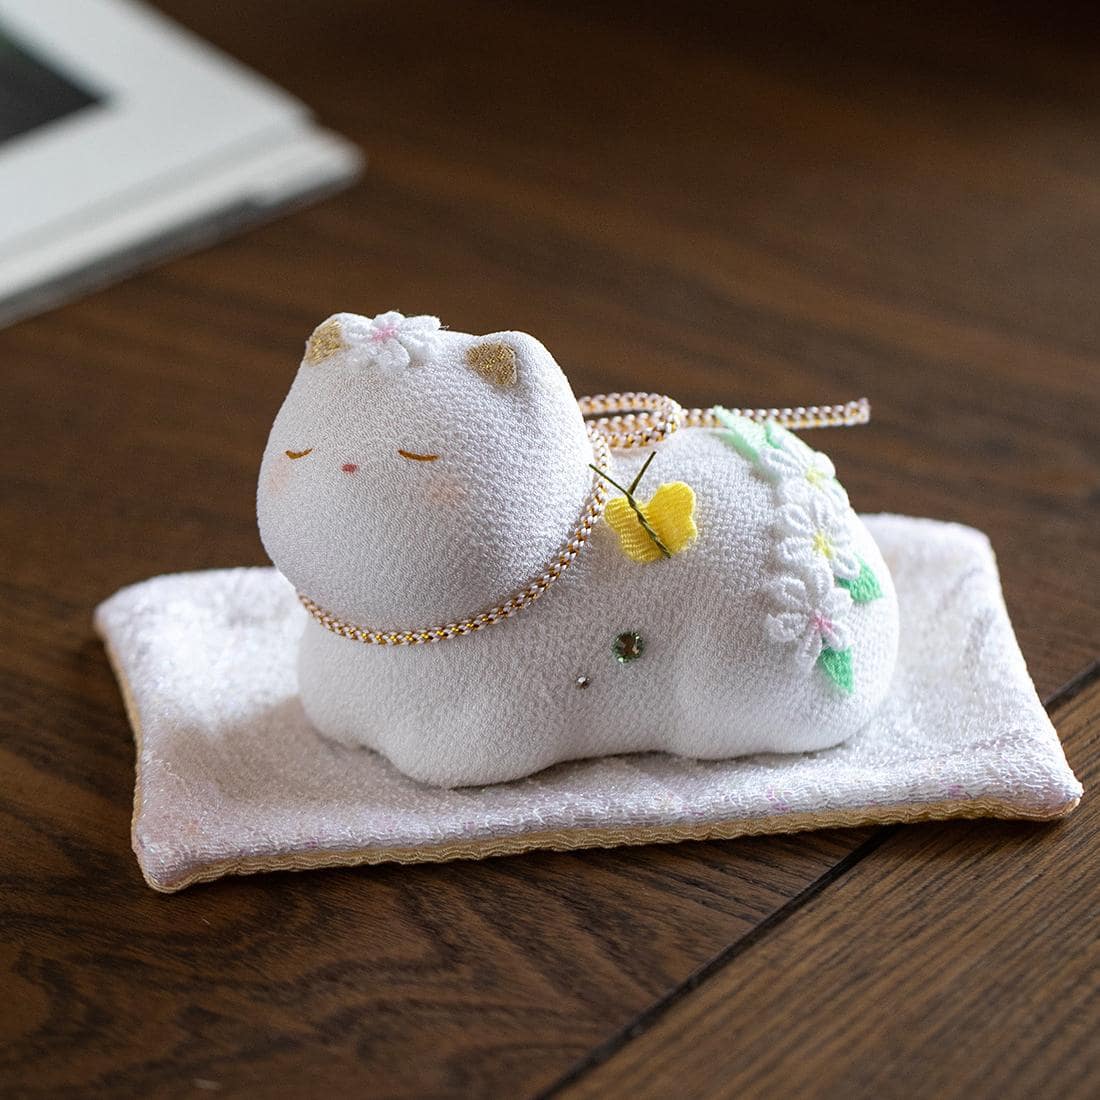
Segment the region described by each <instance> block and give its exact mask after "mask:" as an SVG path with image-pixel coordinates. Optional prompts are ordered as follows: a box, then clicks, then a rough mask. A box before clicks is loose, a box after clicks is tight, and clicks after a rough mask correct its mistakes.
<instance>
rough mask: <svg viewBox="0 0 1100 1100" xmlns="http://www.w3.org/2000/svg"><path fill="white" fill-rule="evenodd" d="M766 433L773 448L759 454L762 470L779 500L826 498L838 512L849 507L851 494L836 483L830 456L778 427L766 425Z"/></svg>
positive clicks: (765, 449)
mask: <svg viewBox="0 0 1100 1100" xmlns="http://www.w3.org/2000/svg"><path fill="white" fill-rule="evenodd" d="M764 432H765V436H766V438H767V441H768V443H769V444H771V446H769V447H765V448H763V449H762V450H761V451H760V455H759V461H760V468H761V470H763V471H764V473H765V474H766V475H767V476H768V477H769V478H771V480H772V481H773V482H775V485H776V488H777V489H778V491H779V499H780V500H782V501H784V502H786V501H792V500H803V499H805V498H806V497H808V496H809V497H815V496H824V497H827V498H828V499H829V501H830V502H831V503H832V504H833V505H834V506H835V507H836V508H838V509H845V508H847V507H848V494H847V493H846V492H845V491H844V486H843V485H841V484H840V482H839V481H837V479H836V468H835V467H834V466H833V463H832V460H831V459H830V458H829V456H828V455H824V454H822V453H821V452H820V451H815V450H814V449H813V448H812V447H810V446H808V445H807V444H806V443H803V441H802V440H801V439H799V438H798V436H796V435H795V434H794V433H793V432H789V431H787V429H786V428H784V427H782V426H781V425H779V424H771V423H766V424H765V425H764Z"/></svg>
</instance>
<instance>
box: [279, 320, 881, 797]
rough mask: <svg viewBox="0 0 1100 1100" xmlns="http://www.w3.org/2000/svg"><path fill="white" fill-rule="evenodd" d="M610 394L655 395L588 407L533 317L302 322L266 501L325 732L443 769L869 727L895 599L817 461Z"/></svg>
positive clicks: (458, 771)
mask: <svg viewBox="0 0 1100 1100" xmlns="http://www.w3.org/2000/svg"><path fill="white" fill-rule="evenodd" d="M612 405H619V406H621V407H624V408H627V409H630V408H636V407H638V406H643V407H646V408H649V409H650V410H651V411H649V412H648V413H642V414H641V415H640V416H636V417H633V418H631V417H627V418H626V419H625V420H624V419H619V420H610V421H609V420H608V419H606V418H605V419H604V420H602V421H600V422H599V423H598V424H597V425H596V426H595V427H593V426H592V425H591V424H586V421H585V418H584V415H583V414H582V408H581V407H580V406H579V405H578V402H577V399H576V398H575V397H574V395H573V393H572V391H571V389H570V387H569V383H568V381H567V380H566V378H565V375H564V374H563V373H562V371H561V369H560V368H559V367H558V365H557V363H555V361H554V359H553V358H552V357H551V356H550V354H549V352H547V350H546V349H545V348H544V347H543V346H542V344H540V343H539V342H538V341H537V340H535V339H534V338H533V337H531V336H527V335H525V334H523V333H519V332H499V333H494V334H492V335H490V336H470V335H466V334H463V333H457V332H449V331H445V330H442V329H441V328H440V325H439V321H438V320H437V319H436V318H433V317H404V316H402V315H401V314H399V313H395V312H390V313H384V314H381V315H379V316H377V317H374V318H367V317H360V316H357V315H355V314H349V313H340V314H336V315H335V316H334V317H331V318H329V319H328V320H327V321H325V322H324V323H323V324H322V325H320V326H319V327H318V328H317V329H316V331H315V332H314V333H313V335H312V336H311V337H310V340H309V342H308V344H307V345H306V353H305V357H304V359H303V362H302V365H301V368H300V369H299V371H298V375H297V378H296V379H295V381H294V385H293V386H292V388H291V390H290V393H289V395H288V397H287V399H286V402H285V403H284V405H283V407H282V409H281V410H280V412H279V415H278V417H277V418H276V420H275V424H274V426H273V428H272V430H271V436H270V439H269V440H268V444H267V450H266V451H265V453H264V458H263V466H262V469H261V471H260V483H259V493H258V511H259V522H260V533H261V537H262V538H263V542H264V545H265V547H266V548H267V551H268V553H269V554H270V555H271V558H272V560H273V561H274V562H275V564H276V565H277V566H278V567H279V569H280V570H282V572H283V573H284V574H285V575H286V577H288V578H289V580H290V581H291V583H292V584H293V585H294V586H295V587H296V588H297V589H298V591H299V593H300V595H301V596H302V598H303V603H304V604H305V605H306V607H307V609H309V610H310V612H311V617H310V618H309V620H308V622H307V623H306V627H305V632H304V634H303V636H302V641H301V650H300V655H299V680H300V690H301V698H302V703H303V706H304V707H305V710H306V713H307V715H308V716H309V718H310V720H311V721H312V722H313V724H314V725H315V726H316V728H317V729H318V730H319V731H320V732H321V733H322V734H324V735H326V736H328V737H330V738H332V739H334V740H336V741H339V742H342V743H344V744H347V745H355V746H366V747H368V748H370V749H374V750H377V751H378V752H380V753H382V754H384V755H385V756H386V757H387V758H388V759H389V760H390V761H391V762H392V763H393V764H394V765H395V766H396V767H397V768H399V769H400V770H401V771H402V772H404V773H406V774H407V775H409V776H412V777H413V778H415V779H418V780H421V781H423V782H426V783H430V784H435V785H439V786H447V787H451V786H461V785H465V784H484V783H495V782H499V781H502V780H509V779H516V778H518V777H521V776H526V775H529V774H531V773H533V772H536V771H539V770H540V769H542V768H545V767H548V766H549V765H551V764H555V763H558V762H560V761H565V760H573V759H577V758H582V757H592V756H604V755H608V754H613V753H632V752H644V751H650V750H660V751H664V752H670V753H677V754H680V755H683V756H689V757H699V758H705V759H714V758H720V757H731V756H739V755H742V754H746V753H760V752H779V753H790V752H807V751H813V750H817V749H823V748H826V747H829V746H832V745H836V744H837V743H839V742H840V741H843V740H844V739H846V738H848V737H850V736H851V735H853V734H854V733H856V732H857V731H858V730H859V729H860V728H861V727H862V726H863V725H864V724H865V723H866V722H867V721H868V719H869V718H870V717H871V715H872V714H873V713H874V711H875V709H876V708H877V707H878V705H879V703H880V701H881V700H882V699H883V697H884V695H885V694H886V692H887V691H888V689H889V685H890V680H891V675H892V672H893V668H894V661H895V656H896V650H897V635H898V616H897V602H896V599H895V595H894V589H893V585H892V583H891V580H890V575H889V572H888V571H887V568H886V565H885V563H884V562H883V560H882V556H881V555H880V553H879V551H878V548H877V546H876V545H875V543H874V541H873V540H872V539H871V537H870V535H869V534H868V532H867V531H866V529H865V528H864V526H863V524H862V523H861V522H860V520H859V519H858V517H857V516H856V514H855V513H854V512H853V511H852V510H851V508H850V507H849V504H848V498H847V495H846V494H845V492H844V490H843V489H842V488H841V486H840V485H839V483H838V482H837V481H836V479H835V477H834V471H833V467H832V464H831V463H830V462H829V460H828V459H827V458H826V457H825V456H824V455H822V454H820V453H818V452H816V451H814V450H812V449H810V448H809V447H808V446H807V445H806V444H805V443H803V442H802V441H801V440H799V439H798V438H796V437H795V436H794V435H792V434H791V433H790V432H788V431H786V430H785V429H783V428H782V427H780V426H779V425H778V424H777V423H774V422H767V421H766V420H764V421H761V420H759V419H757V420H752V419H747V418H745V417H741V416H737V415H734V414H731V413H728V412H727V411H726V410H722V409H717V408H716V409H713V410H706V411H705V412H698V411H696V412H695V413H691V414H687V413H684V412H683V410H681V409H679V407H678V406H677V405H676V404H675V403H674V402H671V401H668V400H667V399H665V400H664V401H659V400H642V399H634V398H633V395H624V399H623V400H621V401H613V400H610V399H590V400H589V401H588V403H587V405H586V406H585V408H586V409H588V410H590V411H592V412H595V413H599V412H602V411H614V410H612V409H611V408H610V406H612ZM813 412H814V411H813V410H811V413H813ZM627 436H629V437H630V438H625V437H627ZM609 443H610V444H611V445H612V448H613V449H611V450H609V446H608V445H609ZM624 443H632V444H635V445H634V446H632V447H629V448H623V447H622V446H621V445H622V444H624ZM646 461H648V465H647V466H646V468H645V470H644V472H643V474H642V477H641V479H640V480H639V481H638V482H637V484H636V485H632V484H631V483H632V481H634V479H635V478H636V476H637V475H638V473H639V472H640V471H641V470H642V466H643V462H646ZM593 467H597V468H598V471H599V472H596V471H595V470H594V469H593ZM627 490H629V492H628V491H627Z"/></svg>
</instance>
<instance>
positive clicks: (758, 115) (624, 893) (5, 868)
mask: <svg viewBox="0 0 1100 1100" xmlns="http://www.w3.org/2000/svg"><path fill="white" fill-rule="evenodd" d="M163 7H164V8H165V9H167V10H168V11H169V12H171V13H172V14H174V15H175V16H176V17H177V18H179V19H180V20H181V21H182V22H184V23H185V24H186V25H188V26H190V27H191V28H193V29H194V30H195V31H197V32H198V33H199V34H201V35H203V36H204V37H206V38H208V39H209V40H211V41H212V42H214V43H215V44H217V45H219V46H221V47H223V48H225V49H226V50H228V51H229V52H230V53H232V54H234V55H236V56H238V57H240V58H241V59H242V60H243V61H245V62H246V63H247V64H249V65H251V66H253V67H254V68H256V69H257V70H259V71H260V72H262V73H264V74H266V75H268V76H270V77H272V78H273V79H274V80H276V81H278V82H280V83H281V84H283V85H284V86H286V87H287V88H288V89H290V91H291V92H293V93H295V94H297V95H299V96H301V97H302V98H303V99H304V100H305V101H306V102H307V103H309V104H310V105H311V106H312V107H313V108H314V109H315V110H316V111H317V113H318V115H319V117H320V118H321V119H322V121H323V122H325V123H326V124H328V125H330V126H332V127H333V128H335V129H337V130H339V131H341V132H343V133H345V134H347V135H349V136H351V137H352V138H354V139H355V140H357V141H358V142H360V143H361V144H362V145H363V146H364V147H365V149H366V150H367V151H368V153H369V155H370V158H371V159H370V166H369V169H368V171H367V173H366V175H365V176H364V177H363V179H362V181H361V182H360V183H358V184H357V185H356V186H355V187H354V188H352V189H351V190H348V191H346V192H344V193H342V194H340V195H339V196H337V197H335V198H332V199H330V200H328V201H326V202H324V203H322V204H320V205H317V206H314V207H311V208H309V209H306V210H302V211H300V212H296V213H294V214H292V215H290V216H288V217H285V218H282V219H280V220H278V221H276V222H274V223H273V224H270V225H268V226H265V227H263V228H260V229H257V230H254V231H252V232H249V233H246V234H244V235H242V236H240V237H237V238H235V239H233V240H231V241H228V242H226V243H224V244H220V245H218V246H217V247H215V248H212V249H209V250H207V251H204V252H202V253H200V254H197V255H193V256H190V257H187V258H184V259H179V260H176V261H175V262H172V263H169V264H167V265H165V266H162V267H159V268H157V269H156V270H153V271H150V272H148V273H146V274H142V275H140V276H138V277H135V278H132V279H130V280H128V281H126V282H124V283H122V284H121V285H118V286H115V287H112V288H110V289H108V290H105V291H102V292H100V293H97V294H94V295H92V296H90V297H87V298H85V299H84V300H82V301H80V302H78V303H75V304H72V305H69V306H66V307H65V308H63V309H61V310H58V311H56V312H54V313H51V314H49V315H46V316H42V317H38V318H35V319H33V320H29V321H26V322H23V323H21V324H18V325H16V326H14V327H12V328H9V329H7V330H6V331H3V332H0V363H2V364H3V372H2V378H0V408H2V410H3V417H4V430H3V462H4V470H3V481H2V488H0V497H2V503H3V526H2V529H0V564H2V569H0V578H2V580H0V583H2V585H3V594H4V598H3V604H2V607H3V610H2V615H3V630H2V631H0V688H2V691H3V704H2V707H0V713H2V717H0V728H2V730H3V736H2V738H0V974H2V979H0V992H2V994H3V996H0V1094H2V1095H3V1096H5V1097H11V1096H28V1097H46V1096H84V1095H88V1096H99V1095H103V1096H143V1097H144V1096H150V1095H156V1096H193V1095H196V1094H201V1093H206V1092H220V1093H221V1094H223V1095H226V1096H249V1097H253V1096H261V1097H262V1096H305V1097H312V1096H325V1095H339V1096H345V1095H353V1096H373V1095H377V1096H489V1097H501V1096H532V1095H536V1094H540V1093H543V1094H554V1095H561V1096H567V1097H573V1096H600V1097H606V1096H620V1095H621V1096H641V1095H651V1096H659V1097H671V1096H688V1095H690V1096H697V1095H717V1094H726V1095H736V1096H740V1097H744V1096H838V1097H839V1096H844V1097H852V1096H857V1097H862V1096H948V1095H962V1094H966V1095H970V1096H998V1097H1001V1096H1020V1097H1024V1096H1027V1097H1036V1096H1082V1097H1085V1096H1095V1095H1096V1093H1097V1089H1098V1088H1100V1086H1098V1085H1097V1075H1098V1074H1100V1042H1098V1041H1097V1038H1096V1036H1097V1027H1098V1025H1100V989H1098V972H1100V949H1098V946H1097V943H1098V937H1097V933H1098V925H1097V910H1098V907H1100V849H1098V839H1100V838H1098V831H1100V810H1098V809H1097V804H1096V802H1095V801H1094V800H1093V799H1092V798H1090V797H1089V795H1088V793H1086V798H1085V800H1084V802H1083V804H1082V806H1081V807H1080V809H1079V810H1078V811H1077V812H1076V813H1075V814H1073V816H1072V817H1070V818H1069V819H1068V820H1066V821H1065V822H1063V823H1061V824H1057V825H1050V826H1039V825H1026V824H1020V823H1008V822H988V823H952V824H939V825H927V826H913V827H904V828H878V829H860V830H852V831H834V832H822V833H815V834H805V835H801V836H794V837H787V838H773V839H751V840H740V841H731V842H723V843H691V844H682V845H678V846H669V847H654V848H638V849H630V850H620V851H591V852H580V853H575V854H568V855H565V854H561V855H559V854H550V853H547V854H538V855H532V856H523V857H515V858H508V859H498V860H489V861H486V862H482V863H455V864H450V865H443V866H419V867H377V868H370V869H358V870H341V871H327V872H316V873H308V874H297V875H295V874H278V875H268V876H257V877H252V878H247V879H237V880H225V881H222V882H219V883H216V884H213V885H210V886H205V887H196V888H193V889H191V890H189V891H186V892H184V893H182V894H180V895H176V896H171V897H163V896H159V895H156V894H154V893H153V892H152V891H150V890H149V889H148V888H147V887H146V886H145V885H143V883H142V881H141V878H140V876H139V874H138V869H137V865H136V863H135V860H134V858H133V855H132V853H131V852H130V848H129V821H130V803H131V797H132V784H133V747H132V742H131V739H130V731H129V729H128V727H127V723H126V719H125V716H124V714H123V709H122V704H121V701H120V699H119V696H118V691H117V688H116V685H115V682H114V679H113V677H112V675H111V672H110V670H109V668H108V665H107V661H106V659H105V658H104V654H103V652H102V650H101V647H100V645H99V644H98V642H97V641H96V639H95V637H94V636H93V632H92V628H91V622H90V617H91V612H92V609H93V607H94V606H95V604H96V603H97V602H98V601H99V600H100V599H102V598H104V597H106V596H107V595H109V594H110V593H111V592H113V591H114V590H115V589H117V588H118V587H120V586H121V585H124V584H127V583H130V582H133V581H137V580H140V579H142V578H144V577H147V576H151V575H153V574H156V573H162V572H171V571H176V570H189V569H199V568H204V567H211V566H222V565H231V564H260V563H263V562H264V561H265V558H264V554H263V551H262V549H261V546H260V543H259V540H258V538H257V535H256V529H255V516H254V505H253V500H254V491H255V479H256V471H257V467H258V463H259V457H260V453H261V450H262V447H263V443H264V440H265V438H266V434H267V431H268V428H269V426H270V423H271V419H272V417H273V415H274V413H275V411H276V409H277V408H278V405H279V403H280V401H281V399H282V396H283V394H284V393H285V391H286V389H287V387H288V385H289V383H290V380H291V378H292V375H293V372H294V369H295V366H296V363H297V359H298V357H299V355H300V352H301V346H302V341H303V339H304V337H305V336H306V335H307V334H308V333H309V331H310V329H311V328H312V327H313V325H314V324H316V322H317V321H319V320H320V319H322V318H323V317H325V316H327V315H328V314H329V313H332V312H333V311H335V310H339V309H348V310H354V311H360V312H368V313H371V312H377V311H380V310H383V309H386V308H390V307H399V308H403V309H405V310H406V311H410V312H416V311H427V312H432V313H437V314H439V315H440V316H441V317H442V318H443V319H444V321H445V322H446V323H449V324H451V325H452V326H454V327H456V328H459V329H463V330H466V331H471V332H487V331H493V330H498V329H501V328H520V329H525V330H528V331H530V332H533V333H535V334H536V335H538V336H539V337H540V338H541V339H542V340H543V341H544V342H545V343H546V344H547V345H548V346H549V347H550V348H551V349H552V351H553V352H554V353H555V354H556V356H557V357H558V359H559V361H560V362H561V363H562V364H563V366H564V367H565V369H566V370H567V372H568V373H569V375H570V377H571V379H572V380H573V382H574V384H575V387H576V389H577V390H578V392H593V391H599V390H614V389H632V388H639V389H658V390H661V391H665V392H671V393H673V394H674V395H675V396H677V397H678V398H679V399H680V400H681V401H683V402H685V403H692V404H705V403H710V402H713V401H716V400H721V401H724V402H727V403H731V404H745V405H756V404H765V405H782V404H808V403H819V402H828V401H836V400H844V399H847V398H849V397H854V396H858V395H861V394H867V395H868V396H870V397H871V398H872V400H873V402H874V409H875V415H874V423H873V425H872V426H871V427H869V428H865V429H860V430H858V431H850V432H837V433H835V434H833V435H831V436H830V437H829V439H828V441H827V445H828V449H829V450H830V452H831V453H832V455H833V457H834V458H835V460H836V462H837V465H838V467H839V468H840V470H841V473H842V476H843V478H844V480H845V482H846V484H847V485H848V487H849V489H850V491H851V494H852V497H853V499H854V501H855V502H856V503H857V505H858V506H859V507H860V508H861V509H863V510H866V511H878V510H896V511H900V512H906V513H912V514H918V515H931V516H937V517H941V518H944V519H951V520H958V521H961V522H964V523H968V524H973V525H975V526H978V527H980V528H982V529H983V530H985V531H986V532H988V534H989V535H990V536H991V538H992V540H993V545H994V547H995V549H996V551H997V553H998V556H999V559H1000V564H1001V569H1002V573H1003V580H1004V587H1005V595H1006V599H1007V602H1008V606H1009V610H1010V612H1011V614H1012V617H1013V620H1014V622H1015V625H1016V628H1017V631H1018V635H1019V639H1020V644H1021V646H1022V648H1023V651H1024V654H1025V656H1026V657H1027V660H1028V663H1029V665H1030V668H1031V671H1032V674H1033V676H1034V678H1035V681H1036V684H1037V687H1038V690H1039V692H1040V694H1041V696H1042V697H1043V698H1044V699H1045V700H1046V701H1047V704H1048V708H1049V709H1050V711H1051V713H1052V715H1053V717H1054V719H1055V723H1056V724H1057V725H1058V727H1059V729H1060V732H1061V734H1062V737H1063V739H1064V742H1065V746H1066V751H1067V753H1068V756H1069V759H1070V762H1071V764H1072V765H1073V767H1074V768H1075V770H1076V771H1077V773H1078V775H1079V776H1080V777H1081V778H1082V780H1083V782H1084V783H1085V786H1086V791H1087V792H1088V790H1089V788H1090V787H1093V786H1095V784H1096V782H1097V780H1098V779H1100V763H1098V750H1100V745H1098V744H1097V742H1098V739H1100V731H1098V715H1100V683H1098V677H1097V665H1096V663H1095V662H1096V658H1097V654H1098V650H1100V644H1098V634H1100V630H1098V610H1097V608H1098V606H1100V522H1098V512H1100V455H1098V446H1097V432H1098V428H1097V425H1098V424H1100V309H1098V288H1100V142H1098V141H1097V140H1096V136H1097V133H1098V132H1100V67H1098V66H1097V65H1096V63H1095V61H1096V55H1095V50H1094V48H1093V43H1092V41H1091V40H1090V37H1089V28H1088V25H1087V23H1086V22H1085V20H1084V16H1083V15H1076V14H1075V9H1073V8H1072V7H1069V6H1066V5H1058V6H1055V7H1053V8H1052V7H1049V6H1039V5H1036V6H1034V7H1035V8H1036V9H1037V13H1036V14H1027V12H1026V11H1025V10H1023V9H1025V7H1026V6H1025V5H1012V6H1006V5H996V6H994V5H989V7H988V10H980V9H971V8H970V7H969V6H963V5H957V6H956V5H951V6H949V5H940V6H936V5H922V6H920V8H919V10H918V9H916V8H914V9H913V10H911V11H907V10H906V9H905V8H902V7H899V6H893V7H891V6H888V5H883V6H877V7H876V8H875V9H874V10H870V8H871V6H869V5H867V6H849V5H837V6H835V7H833V6H830V5H815V4H809V3H806V4H797V3H795V4H785V3H780V4H776V3H768V4H763V3H760V4H755V5H747V6H744V7H741V6H739V9H738V12H737V14H732V13H729V12H726V13H725V14H720V13H718V12H717V11H715V10H712V7H713V8H717V7H718V6H717V5H714V6H712V5H708V4H705V3H691V4H684V3H678V4H668V5H663V6H660V7H656V6H655V8H654V10H652V11H651V10H648V9H647V8H646V7H645V6H642V7H641V8H636V7H635V5H630V4H622V5H599V6H596V5H588V4H580V3H554V4H550V3H541V4H539V3H519V4H506V3H503V2H497V3H494V2H491V0H485V2H471V3H462V4H454V5H428V4H424V3H412V2H406V3H401V4H382V3H354V2H351V0H347V2H342V3H341V2H335V0H324V2H320V0H319V2H317V3H311V4H309V5H306V4H297V5H273V4H268V3H264V2H262V0H247V2H242V0H237V2H234V3H232V4H225V3H219V2H217V0H172V2H171V3H165V4H164V5H163ZM958 8H966V12H963V13H960V11H959V10H957V9H958ZM1014 8H1019V9H1021V10H1020V11H1013V9H1014ZM865 9H866V10H865ZM887 10H889V11H890V14H886V12H887ZM1084 10H1085V9H1084V8H1082V11H1084Z"/></svg>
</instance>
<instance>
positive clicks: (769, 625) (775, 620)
mask: <svg viewBox="0 0 1100 1100" xmlns="http://www.w3.org/2000/svg"><path fill="white" fill-rule="evenodd" d="M806 623H807V619H806V616H805V615H804V614H800V613H799V612H797V611H781V612H780V613H779V614H778V615H768V616H766V617H765V619H764V632H765V633H766V634H767V636H768V637H769V638H770V639H771V640H772V641H773V642H794V641H797V640H798V639H799V638H801V637H802V635H803V634H805V633H806Z"/></svg>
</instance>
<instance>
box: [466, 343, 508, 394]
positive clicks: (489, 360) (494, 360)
mask: <svg viewBox="0 0 1100 1100" xmlns="http://www.w3.org/2000/svg"><path fill="white" fill-rule="evenodd" d="M466 362H467V363H469V364H470V366H471V367H473V369H474V370H476V371H477V373H478V374H480V375H481V376H482V377H483V378H488V379H489V381H490V382H495V383H496V384H497V385H498V386H511V385H514V384H515V381H516V374H517V372H516V349H515V348H513V347H511V346H510V345H508V344H503V343H499V342H498V343H492V344H474V346H473V347H471V348H467V350H466Z"/></svg>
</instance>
